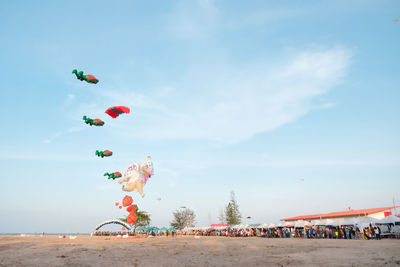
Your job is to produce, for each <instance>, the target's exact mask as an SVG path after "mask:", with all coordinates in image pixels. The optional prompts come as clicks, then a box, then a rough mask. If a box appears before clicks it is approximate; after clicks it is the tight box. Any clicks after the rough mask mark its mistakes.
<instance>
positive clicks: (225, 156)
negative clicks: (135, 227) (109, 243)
mask: <svg viewBox="0 0 400 267" xmlns="http://www.w3.org/2000/svg"><path fill="white" fill-rule="evenodd" d="M394 19H400V2H399V1H394V0H393V1H386V0H381V1H358V0H350V1H348V0H346V1H344V0H343V1H298V2H293V1H290V2H283V1H223V0H215V1H212V0H191V1H184V0H182V1H114V2H113V3H111V2H110V1H68V2H60V1H57V2H54V1H40V3H38V2H35V1H5V2H3V3H2V5H1V7H0V38H1V42H0V58H1V62H2V64H0V79H1V83H0V90H1V102H2V103H1V105H0V111H1V114H2V120H1V129H2V130H1V131H0V147H1V152H2V153H1V154H0V168H1V169H2V171H1V173H0V181H1V186H0V217H1V218H2V220H1V221H0V233H24V232H25V233H28V232H30V233H33V232H49V233H50V232H54V233H57V232H81V233H84V232H85V233H88V232H91V231H93V230H94V227H95V226H96V225H97V224H100V223H101V222H103V221H105V220H109V219H115V218H121V217H123V216H124V215H126V212H124V211H122V210H119V209H118V208H117V207H115V205H114V203H115V202H121V200H122V198H123V196H124V195H125V194H126V193H125V192H123V191H121V186H120V185H119V184H118V183H117V181H112V180H108V179H106V177H104V176H103V174H104V173H105V172H114V171H120V172H122V173H123V172H124V171H125V169H126V167H127V166H128V165H129V164H130V163H132V162H134V161H137V162H139V163H142V162H144V161H145V159H146V157H147V156H148V155H151V157H152V158H153V162H154V166H155V175H154V176H152V177H151V178H150V179H149V181H148V183H147V184H146V185H145V187H144V193H145V197H144V198H142V197H140V196H139V194H138V193H136V192H132V193H129V194H130V195H131V196H133V199H134V203H137V204H138V206H139V208H140V210H144V211H147V212H149V213H150V214H151V219H152V225H156V226H169V222H170V221H172V219H173V216H172V212H173V211H175V210H176V209H179V208H180V207H182V206H185V207H188V208H190V209H193V210H194V211H195V214H196V222H197V223H196V225H198V226H206V225H209V224H211V223H218V214H219V212H220V210H221V209H223V208H224V206H225V205H226V204H227V203H228V201H229V198H230V192H231V191H232V190H233V191H234V192H235V195H236V200H237V202H238V204H239V209H240V211H241V213H242V215H243V223H271V222H272V223H276V222H279V220H280V219H282V218H285V217H292V216H297V215H305V214H315V213H323V212H332V211H342V210H345V209H347V208H348V207H351V208H353V209H364V208H377V207H386V206H391V205H392V204H393V198H394V199H395V200H396V201H397V203H399V201H400V191H399V188H400V179H399V178H400V177H399V176H400V138H399V134H400V120H399V114H400V105H399V98H400V91H399V84H400V75H399V59H400V52H399V44H400V34H399V32H400V22H394V21H393V20H394ZM75 68H76V69H78V70H79V71H80V70H82V71H84V72H85V74H93V75H95V76H96V78H98V79H99V83H98V84H88V83H86V82H82V81H79V80H77V79H76V77H75V76H74V75H73V74H72V73H71V71H72V70H73V69H75ZM118 105H124V106H128V107H130V109H131V113H130V114H128V115H121V116H120V117H118V118H116V119H112V118H111V117H109V116H108V115H107V114H105V113H104V111H105V110H106V109H107V108H108V107H111V106H118ZM83 115H86V116H88V117H91V118H100V119H102V120H104V121H105V125H104V126H103V127H94V126H93V127H90V126H88V125H86V124H85V123H84V122H83V120H82V116H83ZM105 149H109V150H112V151H113V152H114V154H113V156H112V157H110V158H103V159H102V158H98V157H96V156H95V154H94V153H95V151H96V150H105ZM158 198H161V200H157V199H158ZM248 216H250V217H251V219H247V218H246V217H248Z"/></svg>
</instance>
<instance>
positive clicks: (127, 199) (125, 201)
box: [122, 196, 133, 207]
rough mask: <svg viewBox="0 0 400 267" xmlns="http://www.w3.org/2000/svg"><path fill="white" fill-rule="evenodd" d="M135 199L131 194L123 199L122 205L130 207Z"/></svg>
mask: <svg viewBox="0 0 400 267" xmlns="http://www.w3.org/2000/svg"><path fill="white" fill-rule="evenodd" d="M132 202H133V199H132V197H131V196H125V197H124V199H123V200H122V206H124V207H128V206H130V205H131V204H132Z"/></svg>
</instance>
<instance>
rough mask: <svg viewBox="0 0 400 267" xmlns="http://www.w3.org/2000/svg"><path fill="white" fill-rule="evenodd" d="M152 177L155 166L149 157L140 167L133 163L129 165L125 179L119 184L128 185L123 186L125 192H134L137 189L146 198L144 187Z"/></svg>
mask: <svg viewBox="0 0 400 267" xmlns="http://www.w3.org/2000/svg"><path fill="white" fill-rule="evenodd" d="M152 175H154V166H153V161H152V160H151V157H150V156H149V157H147V160H146V162H145V163H144V164H142V165H139V164H138V163H137V162H133V163H132V164H131V165H129V166H128V168H127V169H126V171H125V173H124V179H121V180H119V181H118V183H120V184H122V183H126V185H123V186H122V190H123V191H126V192H132V191H133V190H135V189H136V191H137V192H138V193H139V194H140V195H141V196H142V197H144V194H143V186H144V185H145V184H146V183H147V180H148V179H149V178H150V177H151V176H152Z"/></svg>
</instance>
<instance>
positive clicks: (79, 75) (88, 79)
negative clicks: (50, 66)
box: [72, 69, 99, 84]
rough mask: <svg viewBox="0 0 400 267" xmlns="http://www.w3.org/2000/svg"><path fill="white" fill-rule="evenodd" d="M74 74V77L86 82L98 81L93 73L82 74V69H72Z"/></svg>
mask: <svg viewBox="0 0 400 267" xmlns="http://www.w3.org/2000/svg"><path fill="white" fill-rule="evenodd" d="M72 73H74V74H75V75H76V78H77V79H78V80H81V81H86V82H88V83H94V84H96V83H98V82H99V80H97V79H96V77H94V76H93V75H83V71H80V72H78V71H77V70H76V69H74V70H73V71H72Z"/></svg>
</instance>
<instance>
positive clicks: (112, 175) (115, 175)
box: [104, 172, 122, 180]
mask: <svg viewBox="0 0 400 267" xmlns="http://www.w3.org/2000/svg"><path fill="white" fill-rule="evenodd" d="M104 176H108V179H113V180H115V179H118V178H121V177H122V174H121V173H120V172H113V173H108V172H106V173H105V174H104Z"/></svg>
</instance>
